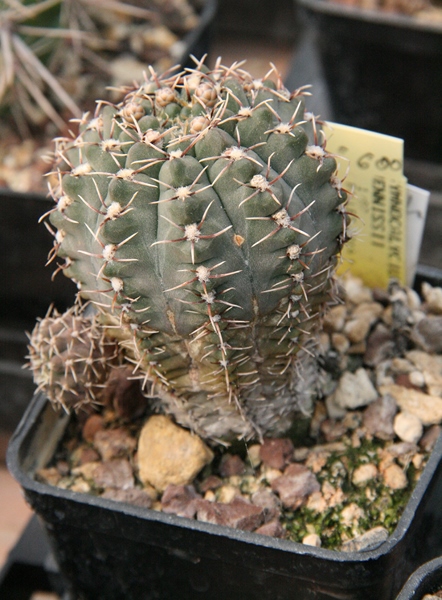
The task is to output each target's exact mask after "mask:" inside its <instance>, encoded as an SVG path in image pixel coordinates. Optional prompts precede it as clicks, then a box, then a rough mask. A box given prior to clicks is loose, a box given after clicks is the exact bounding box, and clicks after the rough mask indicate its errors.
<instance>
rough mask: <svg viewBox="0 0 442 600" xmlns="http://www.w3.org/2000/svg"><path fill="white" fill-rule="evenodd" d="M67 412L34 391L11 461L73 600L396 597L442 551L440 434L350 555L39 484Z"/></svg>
mask: <svg viewBox="0 0 442 600" xmlns="http://www.w3.org/2000/svg"><path fill="white" fill-rule="evenodd" d="M68 421H69V416H68V415H65V414H62V415H60V414H59V413H55V412H54V411H53V409H52V407H51V405H50V404H49V402H48V401H47V400H46V398H45V397H44V396H43V395H37V396H35V397H34V399H33V401H32V403H31V405H30V406H29V409H28V410H27V412H26V414H25V415H24V417H23V420H22V422H21V424H20V425H19V427H18V429H17V431H16V433H15V435H14V436H13V438H12V440H11V443H10V446H9V451H8V467H9V469H10V471H11V473H12V474H13V476H14V477H15V478H16V479H17V480H18V481H19V483H20V484H21V486H22V487H23V489H24V491H25V496H26V499H27V501H28V502H29V503H30V505H31V506H32V507H33V509H34V510H35V512H36V513H37V514H38V515H39V516H40V518H41V520H42V521H43V524H44V526H45V529H46V531H47V533H48V536H49V538H50V540H51V542H52V545H53V549H54V552H55V556H56V558H57V561H58V563H59V566H60V570H61V572H62V573H63V574H64V576H65V577H66V581H67V582H68V587H69V589H71V590H72V592H73V594H74V597H75V598H76V599H77V598H79V599H87V600H99V599H103V600H114V599H115V600H117V599H124V600H131V599H134V600H135V599H139V598H149V599H150V598H158V599H161V600H163V599H168V598H178V597H179V598H180V599H184V600H185V599H189V600H194V599H195V598H210V599H211V600H216V599H219V600H225V599H226V598H234V599H239V598H241V600H252V599H258V598H259V599H260V600H265V599H268V600H270V599H271V600H275V599H278V600H288V599H289V598H290V599H292V598H297V599H298V598H299V599H302V600H304V599H306V600H308V599H313V598H314V599H320V600H325V599H330V600H331V599H338V598H339V599H346V600H356V599H361V600H362V599H367V598H374V597H376V598H378V599H379V600H392V599H393V598H395V597H396V594H397V592H398V591H399V589H400V588H401V587H402V585H403V584H404V582H405V581H406V579H407V577H408V576H409V575H410V573H412V571H414V570H415V569H416V568H417V567H418V566H419V565H421V564H423V563H424V562H426V561H428V560H430V559H431V558H434V557H435V556H437V555H438V554H441V553H442V536H441V535H440V531H441V530H442V509H441V504H440V498H441V497H442V436H441V438H440V439H439V440H438V443H437V444H436V447H435V449H434V451H433V453H432V455H431V457H430V459H429V461H428V464H427V466H426V468H425V470H424V472H423V474H422V476H421V478H420V480H419V482H418V483H417V485H416V488H415V490H414V491H413V493H412V496H411V498H410V500H409V502H408V505H407V506H406V508H405V510H404V513H403V515H402V517H401V519H400V521H399V524H398V526H397V528H396V530H395V531H394V533H393V534H392V535H391V536H390V537H389V538H388V539H387V540H386V541H385V542H384V543H382V544H381V545H380V546H379V547H378V548H376V549H374V550H370V551H361V552H353V553H350V552H349V553H345V552H337V551H331V550H325V549H321V548H313V547H309V546H306V545H303V544H297V543H294V542H289V541H287V540H279V539H274V538H268V537H266V536H261V535H258V534H254V533H249V532H244V531H238V530H234V529H230V528H226V527H221V526H216V525H212V524H209V523H203V522H200V521H194V520H190V519H186V518H183V517H177V516H175V515H169V514H165V513H162V512H158V511H154V510H150V509H141V508H138V507H135V506H131V505H128V504H124V503H117V502H114V501H112V500H106V499H103V498H100V497H95V496H92V495H87V494H80V493H77V492H72V491H71V490H65V489H60V488H57V487H52V486H49V485H47V484H43V483H39V482H38V481H36V480H35V479H34V478H33V475H34V473H35V471H36V470H38V469H39V468H41V467H43V466H45V465H46V464H47V462H48V460H49V459H50V458H51V457H52V455H53V453H54V451H55V448H56V446H57V444H58V442H59V440H60V439H61V437H62V435H63V432H64V430H65V428H66V425H67V423H68Z"/></svg>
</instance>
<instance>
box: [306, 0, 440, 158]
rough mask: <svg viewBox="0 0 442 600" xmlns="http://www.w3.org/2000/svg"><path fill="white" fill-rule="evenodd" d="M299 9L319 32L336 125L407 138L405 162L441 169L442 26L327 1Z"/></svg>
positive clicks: (309, 1)
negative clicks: (436, 164)
mask: <svg viewBox="0 0 442 600" xmlns="http://www.w3.org/2000/svg"><path fill="white" fill-rule="evenodd" d="M297 4H298V5H299V6H300V7H301V8H302V10H303V12H304V13H306V14H307V16H308V18H309V21H310V23H311V25H312V26H313V27H314V28H315V29H316V30H317V36H316V43H317V45H318V54H319V57H320V61H321V67H322V73H323V76H324V79H325V82H326V87H327V91H328V97H329V100H330V104H331V108H332V111H333V120H334V121H336V122H338V123H344V124H347V125H353V126H356V127H362V128H364V129H369V130H371V131H379V132H381V133H387V134H390V135H394V136H397V137H400V138H404V139H405V156H406V157H407V158H414V159H419V160H426V161H433V162H442V26H441V25H440V24H439V25H438V24H437V23H432V22H429V23H427V22H423V21H421V20H417V19H415V18H413V17H408V16H402V15H394V14H388V13H382V12H380V11H368V10H361V9H358V8H356V7H351V6H344V5H341V4H336V3H334V2H333V1H331V0H330V1H328V0H297ZM424 115H425V117H424Z"/></svg>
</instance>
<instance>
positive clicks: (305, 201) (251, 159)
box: [34, 61, 347, 441]
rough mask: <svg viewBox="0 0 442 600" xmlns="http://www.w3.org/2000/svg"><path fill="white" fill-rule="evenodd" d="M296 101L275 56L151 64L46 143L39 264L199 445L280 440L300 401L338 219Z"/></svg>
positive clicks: (305, 397)
mask: <svg viewBox="0 0 442 600" xmlns="http://www.w3.org/2000/svg"><path fill="white" fill-rule="evenodd" d="M272 75H276V77H274V79H275V81H273V80H272V79H271V77H272ZM305 95H306V92H305V90H302V89H301V90H297V91H295V92H293V93H289V92H288V91H287V89H285V87H284V85H283V84H282V81H281V78H280V76H279V75H278V74H277V73H276V70H275V68H274V67H272V69H271V71H270V72H269V73H268V75H267V76H266V77H265V78H264V79H262V80H255V79H254V78H253V77H252V76H251V75H250V74H249V73H247V72H246V71H245V70H243V69H242V63H235V64H234V65H233V66H232V67H230V68H229V67H226V66H223V65H221V64H220V61H218V62H217V64H216V65H215V67H214V68H213V69H212V70H209V69H208V68H207V67H206V66H205V65H204V62H203V61H201V62H199V63H197V64H196V67H195V68H194V69H187V70H186V71H185V72H182V73H179V74H175V75H173V74H171V73H170V72H169V73H166V74H163V75H158V74H157V73H156V72H155V71H154V70H153V69H152V68H150V69H149V74H148V76H146V80H145V81H144V83H143V84H142V85H141V86H140V87H136V88H134V89H132V90H131V91H129V93H128V94H127V95H126V97H125V99H124V101H123V102H122V103H121V104H118V105H116V106H113V105H110V104H108V103H103V102H99V103H98V107H97V110H96V113H95V115H94V116H93V117H92V118H91V117H89V116H88V115H85V116H84V118H82V119H81V122H80V133H79V135H78V137H77V138H75V139H71V140H59V142H58V151H57V152H58V157H59V165H58V169H57V173H58V180H59V186H58V189H56V190H55V189H54V190H53V196H54V198H55V200H56V203H57V204H56V206H55V207H54V209H53V210H52V211H51V212H50V214H49V219H50V223H51V224H50V225H48V226H49V227H50V228H51V229H52V230H53V233H54V236H55V242H54V243H55V245H54V249H53V256H52V258H54V257H55V256H58V257H59V258H60V259H61V261H62V262H61V263H60V264H59V269H60V270H62V271H63V272H64V274H65V275H67V276H68V277H70V278H72V279H73V280H74V281H75V282H76V283H77V285H78V289H79V296H80V297H81V298H83V299H86V300H88V301H90V302H91V303H92V304H93V305H94V306H95V307H96V308H97V309H98V311H99V313H100V316H99V319H100V322H101V323H102V327H103V328H104V330H105V332H106V335H107V336H108V337H109V338H110V339H115V340H118V343H119V347H120V351H121V352H122V353H123V354H124V355H125V357H126V358H127V359H128V360H130V361H132V363H133V364H134V373H135V375H136V376H138V377H140V379H141V380H142V381H143V384H144V386H145V389H146V392H147V393H148V394H149V395H151V396H154V395H157V396H158V397H159V398H160V403H161V406H162V409H163V410H164V411H165V412H167V413H171V414H172V415H174V417H175V419H176V420H177V421H178V422H179V423H180V424H182V425H184V426H186V427H189V428H191V429H192V430H194V431H196V432H197V433H198V434H200V435H201V436H202V437H204V438H209V439H212V440H224V441H229V440H232V439H234V438H252V437H256V436H260V435H273V436H274V435H280V434H282V433H283V432H285V431H287V429H288V428H289V427H290V425H291V423H292V421H293V419H294V417H295V416H296V415H297V414H299V411H302V410H306V409H308V408H310V405H311V399H312V394H313V392H314V377H315V376H316V371H315V369H313V370H311V368H312V365H313V366H314V365H315V361H314V359H313V358H312V353H311V349H310V344H311V342H312V340H313V338H314V335H313V332H314V331H315V328H316V329H317V327H318V324H319V323H320V319H321V315H322V313H323V311H324V307H325V306H326V304H327V303H328V302H330V299H331V297H332V295H333V286H332V274H333V270H334V267H335V263H336V260H337V258H336V256H337V254H338V253H339V251H340V249H341V246H342V244H343V243H344V241H345V236H346V233H345V232H346V220H347V216H346V213H345V201H346V194H345V192H344V191H343V189H342V185H341V181H340V180H338V178H337V177H336V174H335V172H336V161H335V159H334V158H333V157H332V156H330V155H329V154H328V153H327V151H326V149H325V140H324V139H323V138H322V137H321V135H322V133H321V132H320V131H319V129H318V126H317V124H316V122H315V118H314V117H313V115H311V114H309V113H308V112H305V107H304V96H305ZM43 323H44V321H43V322H42V324H43ZM42 324H40V326H39V327H40V328H41V327H42ZM34 335H38V330H37V333H36V334H34ZM312 375H313V381H311V380H312ZM56 401H58V402H60V403H62V404H65V405H66V404H70V401H65V400H64V396H63V390H61V396H60V397H59V398H58V399H57V400H56Z"/></svg>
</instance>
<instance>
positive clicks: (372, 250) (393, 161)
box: [324, 123, 407, 288]
mask: <svg viewBox="0 0 442 600" xmlns="http://www.w3.org/2000/svg"><path fill="white" fill-rule="evenodd" d="M324 133H325V134H326V137H327V151H328V152H329V153H332V154H334V155H336V157H337V158H336V160H337V163H338V175H339V176H340V177H341V178H344V182H343V187H344V188H345V189H346V190H347V191H349V192H351V194H352V195H351V196H350V201H349V202H348V205H347V210H348V212H350V213H352V214H353V215H355V216H351V224H350V226H349V233H350V234H351V236H352V239H351V241H350V242H349V243H348V244H346V245H345V247H344V249H343V252H342V264H341V265H340V267H339V269H338V273H339V274H341V275H342V274H344V273H346V272H348V271H350V272H351V273H352V274H353V275H356V276H358V277H360V278H361V279H362V280H363V281H364V283H365V284H366V285H368V286H370V287H383V288H385V287H387V285H388V282H389V280H390V279H391V278H392V277H394V278H396V279H398V280H399V281H400V282H401V283H403V284H405V283H406V281H407V272H406V271H407V268H406V265H407V258H406V231H407V180H406V178H405V177H404V174H403V163H404V142H403V140H401V139H399V138H395V137H391V136H388V135H384V134H380V133H374V132H373V131H366V130H364V129H358V128H356V127H350V126H348V125H341V124H338V123H326V125H325V127H324Z"/></svg>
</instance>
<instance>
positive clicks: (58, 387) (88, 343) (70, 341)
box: [29, 307, 118, 410]
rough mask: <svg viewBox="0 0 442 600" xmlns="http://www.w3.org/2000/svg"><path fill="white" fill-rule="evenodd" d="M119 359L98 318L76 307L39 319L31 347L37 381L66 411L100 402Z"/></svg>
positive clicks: (116, 350) (30, 354) (50, 397)
mask: <svg viewBox="0 0 442 600" xmlns="http://www.w3.org/2000/svg"><path fill="white" fill-rule="evenodd" d="M117 356H118V348H117V346H116V344H115V342H112V341H111V340H109V339H107V338H106V337H105V336H104V335H103V330H102V328H101V327H100V325H99V323H98V322H97V317H96V315H89V316H86V315H84V313H83V314H82V311H81V310H79V309H78V308H77V307H73V308H71V309H69V310H68V311H67V312H66V313H65V314H63V315H60V314H59V313H58V312H57V311H54V312H53V314H51V315H48V316H46V317H45V318H44V319H40V320H39V322H38V323H37V325H36V326H35V328H34V331H33V333H32V337H31V343H30V345H29V358H30V360H31V367H32V370H33V373H34V379H35V382H36V383H37V385H38V386H39V388H40V389H42V390H44V391H45V393H46V394H47V396H48V398H49V399H50V400H51V401H52V402H53V403H59V404H61V405H62V406H63V408H64V409H65V410H69V409H72V408H75V409H78V408H80V407H81V406H83V405H85V404H90V403H97V402H98V400H99V396H100V394H101V390H102V388H103V387H104V385H105V382H106V380H107V378H108V376H109V374H110V371H111V367H112V366H113V365H114V364H116V361H115V359H116V358H117Z"/></svg>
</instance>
